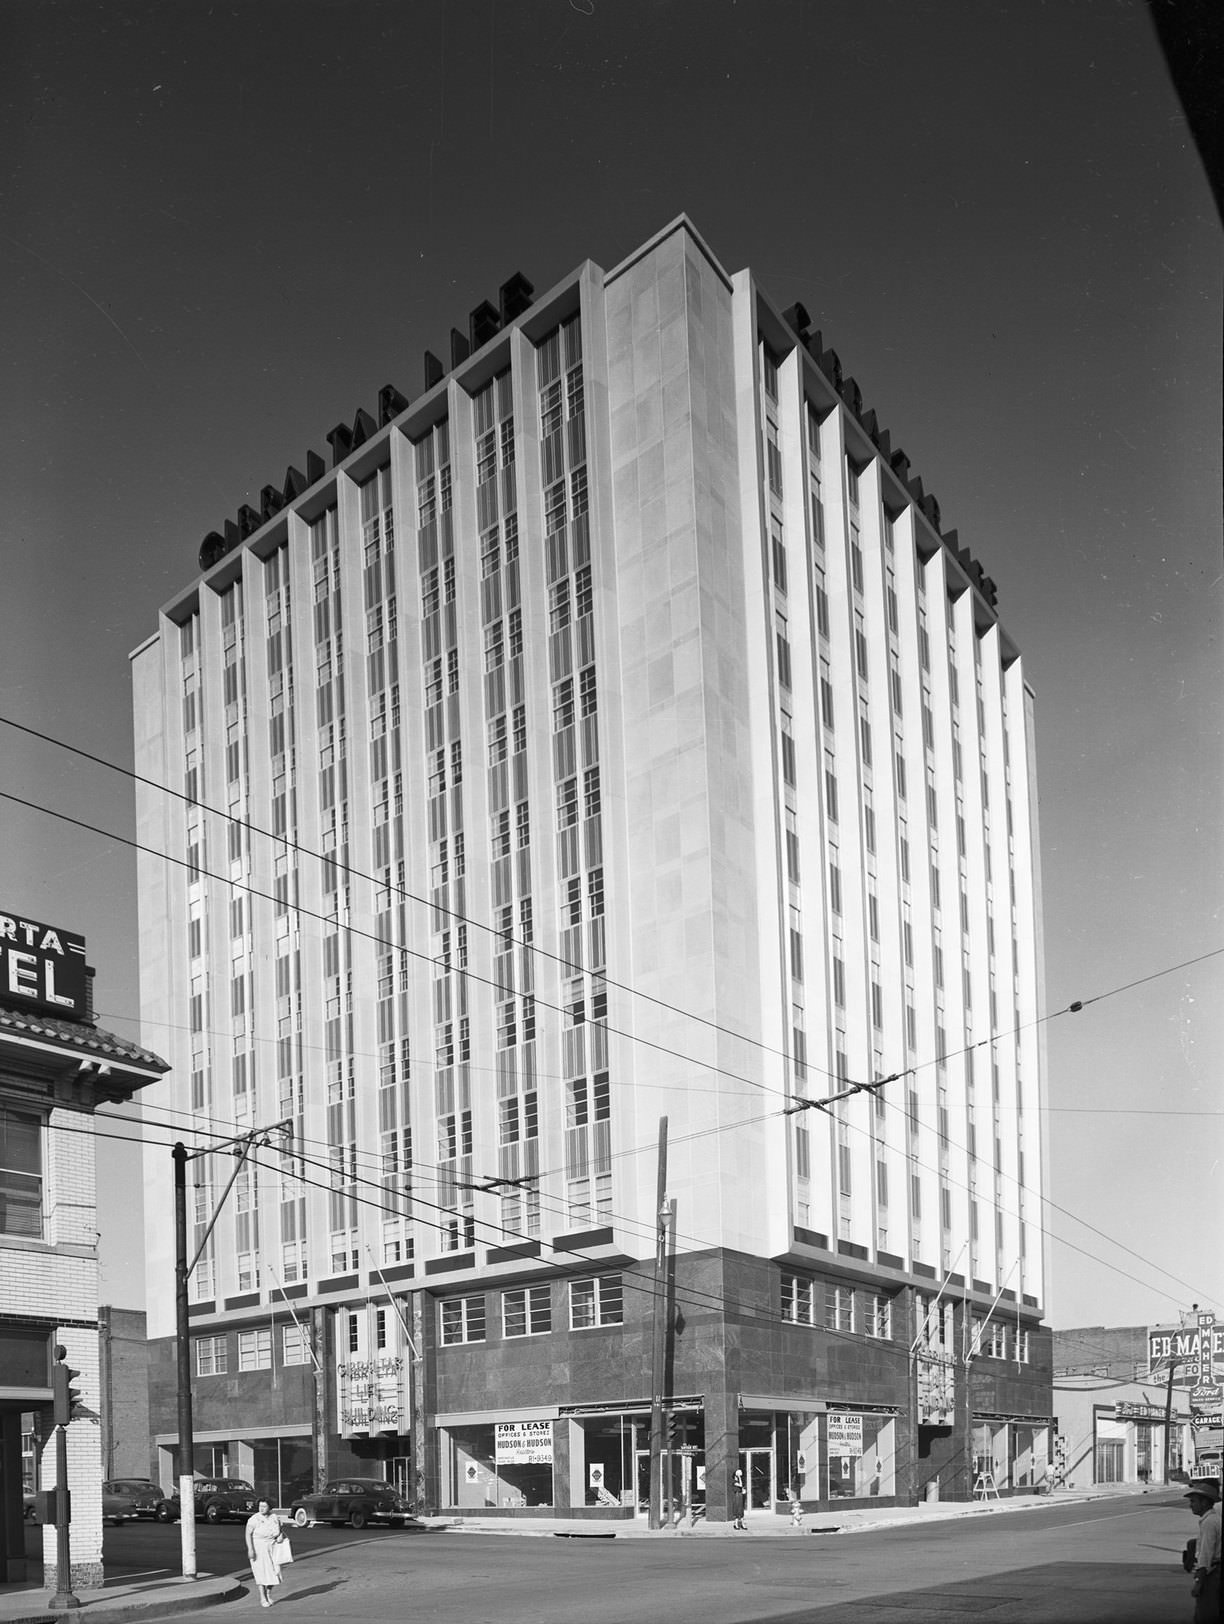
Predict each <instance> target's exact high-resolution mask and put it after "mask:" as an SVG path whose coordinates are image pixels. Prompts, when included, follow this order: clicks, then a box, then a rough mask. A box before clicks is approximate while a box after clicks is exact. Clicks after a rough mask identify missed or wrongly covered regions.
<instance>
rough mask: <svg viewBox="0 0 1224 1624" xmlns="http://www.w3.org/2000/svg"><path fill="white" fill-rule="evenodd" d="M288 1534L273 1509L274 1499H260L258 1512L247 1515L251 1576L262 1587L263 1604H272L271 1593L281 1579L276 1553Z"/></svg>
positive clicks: (260, 1593) (257, 1507)
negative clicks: (280, 1542) (278, 1544)
mask: <svg viewBox="0 0 1224 1624" xmlns="http://www.w3.org/2000/svg"><path fill="white" fill-rule="evenodd" d="M284 1537H285V1530H284V1529H283V1528H282V1527H281V1520H280V1518H279V1517H278V1516H277V1515H276V1514H275V1513H274V1512H273V1510H272V1502H271V1500H265V1499H260V1500H258V1501H256V1504H255V1515H254V1516H253V1517H248V1518H247V1525H246V1548H247V1556H248V1557H249V1558H250V1560H251V1577H252V1579H254V1581H255V1584H256V1586H257V1587H258V1589H259V1605H260V1606H261V1607H271V1605H272V1595H271V1592H272V1590H273V1589H274V1587H275V1586H276V1585H278V1584H280V1582H281V1576H280V1565H279V1563H278V1562H277V1561H276V1559H275V1557H274V1556H273V1554H272V1553H273V1550H274V1548H275V1546H276V1545H277V1543H278V1542H279V1541H280V1540H282V1539H284Z"/></svg>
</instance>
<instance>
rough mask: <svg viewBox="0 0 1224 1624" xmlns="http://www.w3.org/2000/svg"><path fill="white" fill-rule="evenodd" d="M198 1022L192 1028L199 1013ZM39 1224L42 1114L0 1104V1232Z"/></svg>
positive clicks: (28, 1230) (34, 1231)
mask: <svg viewBox="0 0 1224 1624" xmlns="http://www.w3.org/2000/svg"><path fill="white" fill-rule="evenodd" d="M197 1002H198V1003H199V1004H200V1008H201V1011H202V1008H203V998H202V995H200V996H199V997H198V998H193V999H192V1017H193V1019H195V1011H196V1005H197ZM199 1022H200V1024H199V1026H196V1027H193V1028H192V1030H193V1031H199V1030H200V1029H201V1028H202V1026H203V1015H202V1013H201V1015H200V1017H199ZM42 1228H43V1226H42V1118H41V1117H40V1116H38V1115H36V1113H35V1112H33V1111H14V1110H11V1109H10V1108H9V1107H8V1106H0V1233H2V1234H5V1235H25V1236H28V1237H30V1238H31V1239H34V1240H37V1239H39V1238H40V1237H41V1235H42Z"/></svg>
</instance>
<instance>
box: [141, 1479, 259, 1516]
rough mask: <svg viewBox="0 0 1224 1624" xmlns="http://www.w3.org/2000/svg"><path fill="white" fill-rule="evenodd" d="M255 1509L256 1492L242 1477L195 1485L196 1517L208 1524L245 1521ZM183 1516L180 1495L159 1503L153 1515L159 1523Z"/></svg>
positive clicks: (206, 1480)
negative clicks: (231, 1519)
mask: <svg viewBox="0 0 1224 1624" xmlns="http://www.w3.org/2000/svg"><path fill="white" fill-rule="evenodd" d="M254 1510H255V1490H254V1488H253V1487H252V1486H251V1484H249V1483H248V1482H247V1481H246V1480H245V1479H244V1478H241V1477H199V1478H197V1479H196V1483H195V1514H196V1518H197V1520H198V1519H199V1518H200V1517H203V1518H204V1521H205V1522H210V1523H219V1522H228V1521H229V1520H230V1518H241V1519H243V1520H244V1521H245V1519H246V1518H247V1517H249V1516H250V1515H251V1514H252V1512H253V1511H254ZM182 1514H183V1508H182V1506H181V1504H180V1503H179V1497H178V1495H177V1494H172V1495H169V1496H168V1497H167V1498H166V1499H163V1500H159V1501H158V1502H157V1506H156V1508H155V1509H154V1512H153V1515H154V1516H155V1517H156V1518H157V1520H158V1522H177V1521H178V1520H179V1518H180V1517H181V1516H182Z"/></svg>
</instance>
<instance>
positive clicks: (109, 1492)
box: [68, 1478, 136, 1523]
mask: <svg viewBox="0 0 1224 1624" xmlns="http://www.w3.org/2000/svg"><path fill="white" fill-rule="evenodd" d="M68 1481H69V1487H71V1485H72V1480H71V1478H70V1479H69V1480H68ZM135 1516H136V1513H135V1512H134V1511H133V1510H132V1496H131V1495H130V1494H128V1493H126V1492H124V1493H118V1492H117V1491H116V1488H115V1485H114V1484H113V1483H104V1484H103V1485H102V1521H103V1522H104V1523H108V1522H109V1523H125V1522H131V1521H133V1520H134V1519H135Z"/></svg>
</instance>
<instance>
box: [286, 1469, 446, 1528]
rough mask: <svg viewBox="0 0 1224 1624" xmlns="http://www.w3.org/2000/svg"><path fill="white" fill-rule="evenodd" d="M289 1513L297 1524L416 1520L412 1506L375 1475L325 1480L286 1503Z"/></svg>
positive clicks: (360, 1524)
mask: <svg viewBox="0 0 1224 1624" xmlns="http://www.w3.org/2000/svg"><path fill="white" fill-rule="evenodd" d="M289 1515H290V1517H292V1519H293V1521H294V1522H295V1523H296V1524H297V1525H298V1527H299V1528H305V1527H306V1526H307V1524H308V1523H323V1522H325V1523H333V1524H335V1525H337V1526H339V1524H341V1523H348V1524H349V1525H350V1526H351V1527H353V1528H364V1527H365V1525H366V1524H367V1523H391V1524H395V1525H397V1526H399V1527H401V1528H406V1527H407V1526H408V1525H409V1524H410V1523H413V1524H415V1523H416V1518H415V1517H414V1516H413V1515H412V1508H411V1506H410V1505H409V1504H408V1502H407V1500H405V1499H404V1498H403V1497H402V1496H401V1495H400V1493H399V1491H398V1490H397V1489H396V1487H395V1484H394V1483H385V1482H383V1480H382V1479H381V1478H378V1477H342V1478H337V1479H336V1481H335V1482H334V1483H327V1484H325V1485H324V1487H323V1488H321V1489H319V1490H318V1491H317V1492H316V1493H315V1494H304V1495H302V1496H301V1497H300V1498H299V1499H297V1500H294V1501H293V1502H292V1504H291V1505H290V1507H289Z"/></svg>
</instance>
